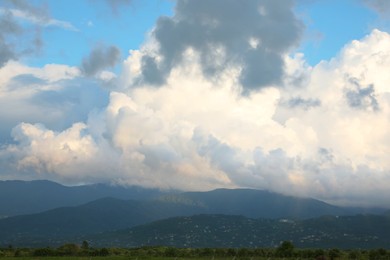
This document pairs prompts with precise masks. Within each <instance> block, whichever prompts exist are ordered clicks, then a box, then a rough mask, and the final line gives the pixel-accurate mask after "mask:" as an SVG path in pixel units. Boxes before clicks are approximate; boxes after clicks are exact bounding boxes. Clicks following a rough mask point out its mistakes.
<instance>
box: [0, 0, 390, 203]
mask: <svg viewBox="0 0 390 260" xmlns="http://www.w3.org/2000/svg"><path fill="white" fill-rule="evenodd" d="M240 3H241V2H240ZM240 3H239V2H237V1H234V0H212V1H191V0H176V1H171V0H152V1H142V0H99V1H94V2H92V1H88V0H85V1H79V2H78V6H77V8H75V6H74V5H72V4H70V3H69V1H67V0H57V1H53V0H46V1H45V0H33V1H23V0H22V1H13V0H10V1H0V122H1V125H0V169H1V171H0V181H2V180H48V181H53V182H56V183H59V184H62V185H66V186H68V185H71V186H72V185H73V186H74V185H77V184H79V185H80V184H85V183H90V184H98V183H103V184H116V185H122V186H139V187H144V188H153V189H160V190H180V191H206V190H208V191H211V190H215V189H221V188H225V189H238V188H244V189H254V190H266V191H270V192H275V193H279V194H284V195H290V196H296V197H302V198H315V199H318V200H321V201H325V202H327V203H330V204H333V205H343V206H348V205H349V206H362V207H383V208H390V204H389V203H390V161H389V160H388V154H390V136H389V133H390V119H389V118H390V76H389V75H390V74H389V73H388V69H389V68H390V15H389V13H390V2H389V1H386V0H345V1H342V2H341V1H326V0H316V1H306V0H279V1H268V0H250V1H246V2H245V4H243V3H241V4H240Z"/></svg>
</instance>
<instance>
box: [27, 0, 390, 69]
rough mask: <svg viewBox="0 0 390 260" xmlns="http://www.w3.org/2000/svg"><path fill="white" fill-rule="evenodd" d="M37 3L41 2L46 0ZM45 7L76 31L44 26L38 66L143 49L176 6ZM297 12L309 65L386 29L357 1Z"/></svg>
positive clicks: (163, 0)
mask: <svg viewBox="0 0 390 260" xmlns="http://www.w3.org/2000/svg"><path fill="white" fill-rule="evenodd" d="M33 2H34V3H36V4H37V5H38V6H39V5H43V4H44V3H45V2H41V1H33ZM45 5H46V6H47V8H48V11H49V12H50V14H51V15H52V16H53V17H55V18H56V19H58V20H63V21H67V22H69V23H71V24H72V25H73V26H74V28H75V30H63V29H58V28H48V29H47V30H45V31H44V32H43V33H42V34H43V35H42V37H43V40H44V42H45V43H46V44H45V50H44V51H43V52H42V53H40V54H39V55H36V56H33V57H29V58H28V60H27V61H26V62H27V63H28V64H31V65H36V66H43V65H44V64H47V63H64V64H68V65H78V64H79V63H80V60H81V59H82V57H83V56H85V55H87V54H88V53H89V50H90V49H91V48H92V47H94V46H96V45H98V44H107V45H110V44H115V45H116V46H118V47H119V48H120V50H121V51H122V55H123V58H125V57H126V56H127V53H128V51H129V50H130V49H137V48H139V47H140V45H141V44H142V43H143V42H144V41H145V37H146V35H147V33H148V32H149V31H150V30H152V28H153V26H154V24H155V22H156V20H157V19H158V18H159V17H160V16H171V15H172V14H173V12H174V10H173V9H174V7H175V6H174V1H168V0H156V1H140V0H134V1H132V3H131V4H128V5H123V6H119V8H118V9H117V10H113V9H110V7H109V6H108V5H107V4H106V3H104V1H80V2H78V3H77V7H75V6H74V5H72V4H69V1H66V0H59V1H48V2H46V3H45ZM296 13H297V15H298V16H299V17H300V18H301V19H302V20H303V21H304V22H305V26H306V29H305V35H304V37H303V38H302V40H301V42H300V46H299V48H297V51H299V52H302V53H304V54H305V56H306V60H307V61H308V63H309V64H311V65H315V64H317V63H318V62H319V61H321V60H328V59H330V58H332V57H334V56H335V55H336V54H337V53H338V52H339V50H340V49H341V48H342V47H343V46H344V45H345V44H346V43H347V42H349V41H351V40H353V39H360V38H362V37H363V36H364V35H366V34H368V33H369V32H370V31H371V30H372V29H374V28H378V29H381V28H384V29H385V28H386V21H383V20H381V19H380V18H379V16H378V14H377V13H376V12H375V11H374V10H372V9H369V8H367V7H366V6H365V5H363V4H362V2H361V1H359V0H345V1H336V0H331V1H311V2H310V1H309V2H308V1H302V2H301V3H299V4H298V5H297V6H296Z"/></svg>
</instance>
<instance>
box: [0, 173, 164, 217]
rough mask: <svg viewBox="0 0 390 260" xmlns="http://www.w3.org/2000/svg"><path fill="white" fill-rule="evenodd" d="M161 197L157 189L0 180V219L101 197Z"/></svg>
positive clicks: (77, 203) (78, 203)
mask: <svg viewBox="0 0 390 260" xmlns="http://www.w3.org/2000/svg"><path fill="white" fill-rule="evenodd" d="M161 194H163V193H162V192H161V191H159V190H157V189H146V188H142V187H137V186H131V187H123V186H113V185H108V184H92V185H80V186H71V187H68V186H64V185H61V184H58V183H55V182H51V181H47V180H38V181H18V180H13V181H0V205H1V207H0V218H1V217H6V216H15V215H22V214H31V213H38V212H42V211H45V210H49V209H54V208H58V207H67V206H76V205H81V204H85V203H87V202H90V201H93V200H97V199H101V198H105V197H113V198H118V199H135V200H145V199H150V198H153V197H158V196H160V195H161Z"/></svg>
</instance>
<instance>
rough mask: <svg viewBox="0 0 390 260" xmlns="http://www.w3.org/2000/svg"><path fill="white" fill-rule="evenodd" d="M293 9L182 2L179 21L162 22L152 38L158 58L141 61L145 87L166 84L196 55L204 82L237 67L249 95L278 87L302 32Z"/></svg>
mask: <svg viewBox="0 0 390 260" xmlns="http://www.w3.org/2000/svg"><path fill="white" fill-rule="evenodd" d="M281 2H283V3H281ZM292 9H293V1H290V0H287V1H268V0H267V1H260V0H256V1H246V2H244V3H243V2H237V1H234V0H213V1H205V0H200V1H188V0H179V1H177V5H176V8H175V15H174V16H173V17H161V18H160V19H159V20H158V21H157V24H156V26H155V28H154V30H153V31H152V33H151V34H152V38H153V40H155V41H156V44H157V53H149V54H146V55H145V56H144V57H143V58H142V63H141V66H142V68H141V70H142V74H141V76H142V77H141V82H143V83H147V84H152V85H161V84H163V83H164V80H165V79H166V77H167V76H168V75H169V73H170V72H171V71H172V69H173V68H175V66H179V65H180V64H181V62H182V61H183V59H185V55H187V54H186V53H187V51H188V50H193V51H195V52H197V53H198V54H199V58H200V62H201V68H202V73H203V74H204V75H205V76H206V77H214V76H216V75H218V74H220V73H221V72H222V71H224V70H226V69H228V68H229V67H232V66H239V67H240V76H239V80H240V83H241V84H242V86H243V87H244V90H245V91H250V90H253V89H259V88H262V87H264V86H267V85H271V84H276V83H280V81H281V78H282V76H283V71H284V69H283V67H284V59H283V56H284V54H285V53H287V52H288V51H289V50H290V49H291V47H293V46H295V45H296V44H297V43H298V42H299V39H300V36H301V34H302V30H303V24H302V22H301V21H299V20H298V19H297V18H296V17H295V15H294V13H293V10H292Z"/></svg>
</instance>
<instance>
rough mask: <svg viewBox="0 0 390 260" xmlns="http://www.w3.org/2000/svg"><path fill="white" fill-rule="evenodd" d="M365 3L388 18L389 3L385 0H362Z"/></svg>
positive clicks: (389, 13)
mask: <svg viewBox="0 0 390 260" xmlns="http://www.w3.org/2000/svg"><path fill="white" fill-rule="evenodd" d="M362 1H363V3H364V4H365V5H367V6H368V7H370V8H371V9H373V10H374V11H376V12H378V13H379V14H380V15H381V16H382V17H384V18H386V19H388V18H390V3H389V1H387V0H362Z"/></svg>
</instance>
